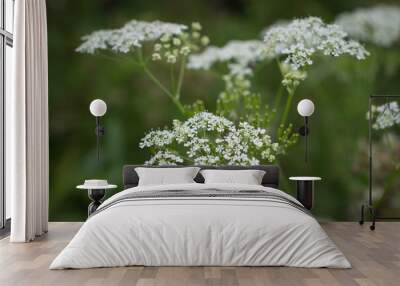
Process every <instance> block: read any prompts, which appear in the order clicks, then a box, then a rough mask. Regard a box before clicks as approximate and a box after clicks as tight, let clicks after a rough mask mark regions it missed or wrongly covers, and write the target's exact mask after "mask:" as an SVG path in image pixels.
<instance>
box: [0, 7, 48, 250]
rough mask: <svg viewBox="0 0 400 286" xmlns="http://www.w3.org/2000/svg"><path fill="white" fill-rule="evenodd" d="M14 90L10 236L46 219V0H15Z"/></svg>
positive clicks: (21, 237)
mask: <svg viewBox="0 0 400 286" xmlns="http://www.w3.org/2000/svg"><path fill="white" fill-rule="evenodd" d="M14 21H15V22H14V23H15V25H14V27H15V32H14V49H13V50H14V60H15V61H14V63H15V66H14V72H13V92H12V93H11V96H10V97H9V98H6V106H7V110H6V168H7V172H6V187H8V188H10V190H11V194H12V195H11V237H10V241H12V242H27V241H31V240H33V239H35V237H36V236H39V235H41V234H43V233H44V232H47V225H48V177H49V176H48V172H49V171H48V152H49V145H48V103H47V101H48V100H47V98H48V96H47V94H48V87H47V86H48V84H47V81H48V79H47V74H48V71H47V23H46V2H45V0H18V1H16V2H15V20H14Z"/></svg>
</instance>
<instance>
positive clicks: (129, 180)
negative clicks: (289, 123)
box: [122, 165, 279, 189]
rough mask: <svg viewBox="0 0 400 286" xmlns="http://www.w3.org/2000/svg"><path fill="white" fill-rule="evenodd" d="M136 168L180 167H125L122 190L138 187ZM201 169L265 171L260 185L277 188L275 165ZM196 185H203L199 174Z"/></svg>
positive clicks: (277, 179) (206, 167)
mask: <svg viewBox="0 0 400 286" xmlns="http://www.w3.org/2000/svg"><path fill="white" fill-rule="evenodd" d="M136 167H147V168H152V167H154V168H166V167H168V168H179V167H182V166H143V165H125V166H124V168H123V171H122V178H123V185H124V189H128V188H133V187H136V186H137V185H138V182H139V177H138V174H137V173H136V171H135V168H136ZM197 167H200V168H201V169H218V170H249V169H253V170H254V169H256V170H263V171H265V175H264V178H263V180H262V185H263V186H265V187H272V188H278V186H279V168H278V166H275V165H260V166H248V167H242V166H220V167H215V166H214V167H212V166H197ZM194 180H195V181H196V182H197V183H204V178H203V176H202V175H201V174H200V173H199V174H198V175H197V176H196V178H195V179H194Z"/></svg>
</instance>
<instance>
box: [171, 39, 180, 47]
mask: <svg viewBox="0 0 400 286" xmlns="http://www.w3.org/2000/svg"><path fill="white" fill-rule="evenodd" d="M172 43H173V44H174V45H175V46H180V45H181V44H182V41H181V40H180V39H179V38H174V39H173V40H172Z"/></svg>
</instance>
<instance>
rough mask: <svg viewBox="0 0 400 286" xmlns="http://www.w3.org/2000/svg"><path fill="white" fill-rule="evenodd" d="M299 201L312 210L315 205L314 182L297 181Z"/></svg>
mask: <svg viewBox="0 0 400 286" xmlns="http://www.w3.org/2000/svg"><path fill="white" fill-rule="evenodd" d="M297 200H298V201H299V202H301V203H302V204H303V205H304V207H305V208H306V209H308V210H311V209H312V207H313V203H314V181H297Z"/></svg>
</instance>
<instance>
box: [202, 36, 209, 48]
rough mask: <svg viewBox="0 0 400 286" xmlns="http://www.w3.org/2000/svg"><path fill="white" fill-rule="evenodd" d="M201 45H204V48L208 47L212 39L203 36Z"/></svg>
mask: <svg viewBox="0 0 400 286" xmlns="http://www.w3.org/2000/svg"><path fill="white" fill-rule="evenodd" d="M200 41H201V44H202V45H203V46H207V45H208V44H209V43H210V38H209V37H207V36H203V37H201V40H200Z"/></svg>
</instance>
